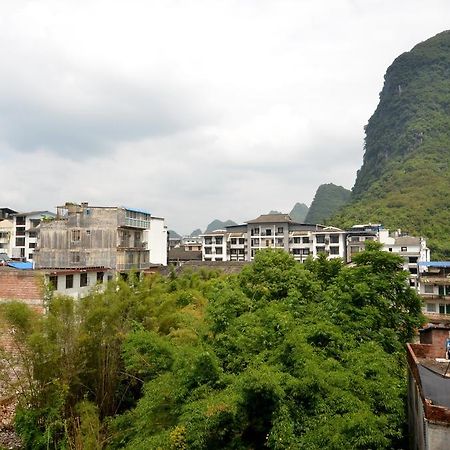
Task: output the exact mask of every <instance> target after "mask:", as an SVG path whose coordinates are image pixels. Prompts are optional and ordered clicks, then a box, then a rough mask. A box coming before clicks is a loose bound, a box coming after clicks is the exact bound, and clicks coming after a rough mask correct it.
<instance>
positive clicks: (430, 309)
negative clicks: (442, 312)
mask: <svg viewBox="0 0 450 450" xmlns="http://www.w3.org/2000/svg"><path fill="white" fill-rule="evenodd" d="M427 312H432V313H434V312H436V303H427Z"/></svg>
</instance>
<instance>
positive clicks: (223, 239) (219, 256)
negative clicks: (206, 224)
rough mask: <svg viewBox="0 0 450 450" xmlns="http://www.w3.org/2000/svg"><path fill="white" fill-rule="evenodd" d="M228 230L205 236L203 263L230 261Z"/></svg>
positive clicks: (213, 232)
mask: <svg viewBox="0 0 450 450" xmlns="http://www.w3.org/2000/svg"><path fill="white" fill-rule="evenodd" d="M227 236H228V233H227V231H226V230H216V231H212V232H211V233H207V234H203V235H202V238H203V245H202V260H203V261H229V260H230V259H229V255H228V252H227Z"/></svg>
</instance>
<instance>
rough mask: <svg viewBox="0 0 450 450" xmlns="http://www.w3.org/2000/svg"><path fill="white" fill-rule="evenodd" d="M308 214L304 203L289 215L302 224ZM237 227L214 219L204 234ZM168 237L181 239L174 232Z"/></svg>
mask: <svg viewBox="0 0 450 450" xmlns="http://www.w3.org/2000/svg"><path fill="white" fill-rule="evenodd" d="M307 212H308V207H307V206H306V205H305V204H304V203H296V204H295V205H294V207H293V208H292V210H291V212H290V213H289V215H290V216H291V218H292V220H294V221H295V222H304V220H305V216H306V214H307ZM269 214H281V213H280V211H275V210H271V211H270V212H269ZM233 225H238V224H237V223H236V222H235V221H234V220H231V219H228V220H225V221H222V220H219V219H214V220H213V221H212V222H211V223H210V224H209V225H208V226H207V227H206V229H205V231H204V233H211V231H215V230H223V229H225V228H226V227H229V226H233ZM169 232H170V236H171V237H181V236H180V235H179V234H178V233H177V232H176V231H173V230H170V231H169ZM201 234H203V231H202V230H201V229H200V228H197V229H196V230H194V231H192V233H190V234H189V237H196V236H199V235H201Z"/></svg>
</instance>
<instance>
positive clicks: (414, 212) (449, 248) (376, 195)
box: [332, 31, 450, 258]
mask: <svg viewBox="0 0 450 450" xmlns="http://www.w3.org/2000/svg"><path fill="white" fill-rule="evenodd" d="M449 79H450V32H449V31H446V32H443V33H440V34H438V35H437V36H435V37H433V38H431V39H429V40H427V41H425V42H422V43H421V44H419V45H417V46H416V47H414V48H413V49H412V50H411V51H410V52H407V53H404V54H402V55H400V56H399V57H398V58H397V59H396V60H395V61H394V62H393V64H392V65H391V66H390V67H389V68H388V70H387V72H386V75H385V82H384V87H383V90H382V92H381V94H380V102H379V104H378V107H377V109H376V111H375V113H374V114H373V116H372V117H371V118H370V120H369V122H368V124H367V126H366V129H365V130H366V138H365V154H364V163H363V165H362V167H361V169H360V170H359V172H358V176H357V179H356V182H355V186H354V188H353V194H352V201H351V203H350V204H349V205H348V206H347V207H345V208H344V209H343V211H342V212H340V213H339V215H337V216H336V217H334V218H333V220H332V222H333V223H334V224H336V225H341V226H350V225H353V224H354V223H361V222H364V223H367V222H373V223H377V222H381V223H383V224H384V225H385V226H387V227H390V228H394V229H396V228H402V229H405V230H407V231H408V232H409V233H411V234H418V235H423V236H425V237H426V238H427V239H428V243H429V245H430V247H431V249H432V252H433V257H434V258H449V257H450V241H449V239H448V236H449V235H450V208H449V207H448V196H449V194H450V172H449V168H450V167H449V166H450V83H449Z"/></svg>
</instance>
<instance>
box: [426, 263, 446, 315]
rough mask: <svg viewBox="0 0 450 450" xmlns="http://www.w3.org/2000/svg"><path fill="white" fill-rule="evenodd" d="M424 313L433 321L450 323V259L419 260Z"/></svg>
mask: <svg viewBox="0 0 450 450" xmlns="http://www.w3.org/2000/svg"><path fill="white" fill-rule="evenodd" d="M418 266H419V286H418V290H419V294H420V296H421V297H422V299H423V301H424V306H423V313H424V314H425V316H426V317H427V319H428V320H429V321H430V322H432V323H450V261H423V262H419V264H418Z"/></svg>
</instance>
